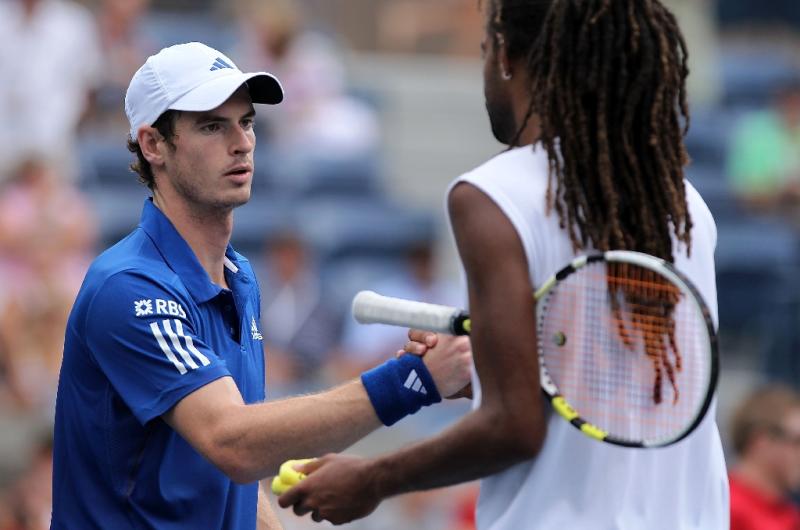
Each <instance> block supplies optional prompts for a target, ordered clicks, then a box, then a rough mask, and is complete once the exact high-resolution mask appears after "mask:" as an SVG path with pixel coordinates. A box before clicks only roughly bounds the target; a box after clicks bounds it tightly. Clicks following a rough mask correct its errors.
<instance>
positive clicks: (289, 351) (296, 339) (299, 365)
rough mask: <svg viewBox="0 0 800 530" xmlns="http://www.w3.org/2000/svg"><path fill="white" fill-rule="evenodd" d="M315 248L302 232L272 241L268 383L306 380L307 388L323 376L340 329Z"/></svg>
mask: <svg viewBox="0 0 800 530" xmlns="http://www.w3.org/2000/svg"><path fill="white" fill-rule="evenodd" d="M309 252H310V251H309V249H308V247H307V246H306V245H305V243H304V242H303V240H302V239H301V238H300V237H299V236H297V235H296V234H293V233H289V232H284V233H283V234H279V235H277V236H275V237H273V238H272V239H271V240H270V242H269V244H268V245H267V250H266V256H265V258H266V259H265V261H266V266H265V269H264V274H262V275H261V281H262V288H261V290H262V293H261V298H262V302H261V305H262V310H261V320H262V323H263V325H262V329H263V330H264V341H265V345H264V349H265V351H266V352H267V374H268V376H269V381H268V382H269V383H275V384H278V385H291V384H293V383H301V384H305V385H306V390H305V391H307V387H308V385H309V384H313V381H314V379H315V378H316V377H317V375H319V374H318V370H319V369H320V368H321V367H322V365H323V364H324V363H325V361H327V356H328V354H329V353H330V351H331V350H332V348H333V346H334V345H335V344H336V341H337V340H338V337H339V332H340V329H339V328H340V325H339V321H338V318H337V317H336V314H335V312H334V311H333V310H332V309H331V308H330V307H329V306H328V303H327V302H326V300H325V299H324V297H323V295H322V289H321V286H320V281H319V273H318V271H317V270H316V267H315V266H314V264H313V262H312V259H311V256H310V255H309ZM268 390H269V387H268ZM269 393H270V395H272V392H271V391H270V392H269Z"/></svg>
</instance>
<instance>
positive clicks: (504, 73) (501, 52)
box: [496, 33, 514, 81]
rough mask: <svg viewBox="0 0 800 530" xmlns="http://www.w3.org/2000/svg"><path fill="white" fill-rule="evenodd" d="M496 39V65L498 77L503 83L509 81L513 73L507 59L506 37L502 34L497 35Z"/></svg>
mask: <svg viewBox="0 0 800 530" xmlns="http://www.w3.org/2000/svg"><path fill="white" fill-rule="evenodd" d="M496 39H497V40H496V42H497V64H498V66H499V67H500V77H501V78H502V79H503V80H504V81H511V78H512V77H514V71H513V67H512V65H511V60H510V59H509V58H508V44H507V42H506V37H505V35H503V34H502V33H498V34H497V36H496Z"/></svg>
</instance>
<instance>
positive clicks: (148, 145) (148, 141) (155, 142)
mask: <svg viewBox="0 0 800 530" xmlns="http://www.w3.org/2000/svg"><path fill="white" fill-rule="evenodd" d="M136 139H137V140H138V142H139V148H140V149H141V150H142V155H144V158H145V160H147V161H148V162H150V165H151V166H162V165H164V153H163V148H164V145H165V142H164V137H163V136H161V133H160V132H158V129H156V128H155V127H150V126H148V125H143V126H142V127H139V131H138V132H137V134H136Z"/></svg>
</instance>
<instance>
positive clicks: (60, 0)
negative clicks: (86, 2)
mask: <svg viewBox="0 0 800 530" xmlns="http://www.w3.org/2000/svg"><path fill="white" fill-rule="evenodd" d="M0 64H2V65H3V68H1V69H0V116H2V117H3V121H4V122H5V123H6V124H9V125H8V126H6V127H3V128H1V129H0V183H2V181H3V180H5V179H6V178H7V177H8V173H9V171H11V170H12V169H13V168H14V167H16V166H17V165H18V164H19V163H20V162H21V157H23V156H24V154H25V153H28V152H31V151H32V150H34V149H35V150H39V151H41V152H47V153H49V155H50V156H51V157H52V158H53V160H54V162H55V163H56V164H58V165H59V167H61V168H63V172H64V174H65V175H66V176H67V177H74V176H75V174H74V173H75V171H76V169H75V168H76V161H75V157H74V152H75V134H76V128H77V126H78V124H79V122H80V120H81V118H82V116H83V114H84V112H85V110H86V108H87V104H88V101H89V94H90V92H91V91H92V89H94V87H95V85H96V82H97V79H98V77H99V75H100V68H101V61H100V45H99V41H98V38H97V31H96V28H95V25H94V21H93V20H92V17H91V14H90V13H89V12H88V11H87V10H86V9H85V8H83V7H82V6H79V5H78V4H76V3H74V2H71V1H69V0H5V1H3V2H0Z"/></svg>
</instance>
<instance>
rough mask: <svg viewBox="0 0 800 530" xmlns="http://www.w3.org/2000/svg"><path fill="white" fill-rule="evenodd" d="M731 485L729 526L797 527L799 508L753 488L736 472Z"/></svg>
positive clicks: (758, 529)
mask: <svg viewBox="0 0 800 530" xmlns="http://www.w3.org/2000/svg"><path fill="white" fill-rule="evenodd" d="M729 479H730V480H729V482H730V487H731V530H800V508H798V507H797V505H795V504H794V503H793V502H792V501H790V500H789V499H775V498H771V497H767V496H765V495H764V494H763V493H761V492H760V491H757V490H756V489H754V488H752V487H751V486H749V485H748V484H746V483H745V482H744V481H742V480H740V479H738V478H737V477H736V475H735V474H731V475H730V477H729Z"/></svg>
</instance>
